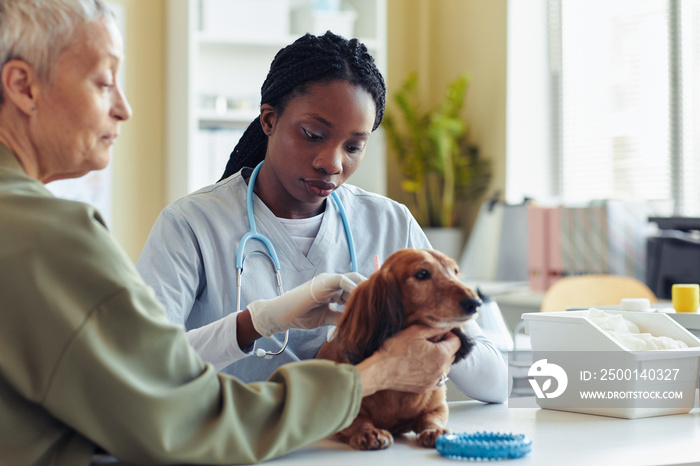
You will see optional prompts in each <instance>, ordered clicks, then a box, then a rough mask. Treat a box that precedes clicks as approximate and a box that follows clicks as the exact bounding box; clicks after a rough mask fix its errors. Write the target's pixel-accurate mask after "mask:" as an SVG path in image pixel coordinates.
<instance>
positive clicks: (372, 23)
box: [166, 0, 386, 203]
mask: <svg viewBox="0 0 700 466" xmlns="http://www.w3.org/2000/svg"><path fill="white" fill-rule="evenodd" d="M321 3H332V2H328V1H326V2H320V1H319V0H168V2H167V3H166V7H167V18H166V21H167V54H166V102H167V108H166V186H167V199H166V201H167V202H168V203H170V202H172V201H174V200H176V199H178V198H180V197H182V196H184V195H186V194H187V193H189V192H192V191H194V190H195V189H198V188H200V187H202V186H205V185H208V184H211V183H214V182H216V181H217V180H218V179H219V177H220V176H221V174H222V173H223V169H224V166H225V164H226V161H227V160H228V157H229V154H230V153H231V151H232V150H233V147H234V145H235V142H236V141H237V139H238V137H240V134H242V132H243V130H245V128H246V127H247V126H248V124H250V122H251V121H252V120H253V119H255V117H256V116H257V115H258V107H259V105H260V87H261V86H262V83H263V81H264V80H265V77H266V76H267V72H268V70H269V67H270V63H271V62H272V59H273V58H274V56H275V54H276V53H277V52H278V51H279V50H280V49H281V48H282V47H284V46H286V45H288V44H290V43H292V42H293V41H294V40H296V39H297V38H298V37H300V36H301V35H303V34H304V33H305V32H311V33H314V34H321V33H323V32H325V30H327V29H330V30H332V31H333V32H337V33H339V34H341V35H344V36H346V37H350V35H348V32H352V33H353V34H352V37H357V38H359V39H360V40H361V41H362V42H363V43H364V44H365V45H366V46H367V48H368V49H369V51H370V53H371V54H372V55H373V56H374V58H375V60H376V63H377V67H378V68H379V69H380V71H382V73H383V74H386V0H343V1H342V4H341V11H339V12H328V11H315V10H313V9H312V4H321ZM353 19H354V22H353V21H352V20H353ZM350 182H351V183H353V184H356V185H358V186H360V187H363V188H365V189H368V190H370V191H374V192H378V193H381V194H384V193H385V191H386V163H385V143H384V137H383V134H381V130H378V131H376V132H375V134H374V135H373V136H372V139H371V141H370V145H369V146H368V149H367V154H366V155H365V161H364V162H363V164H362V166H361V167H360V169H359V170H358V171H357V172H356V173H355V175H353V177H352V178H351V180H350Z"/></svg>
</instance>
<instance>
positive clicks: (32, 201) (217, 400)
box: [0, 145, 361, 466]
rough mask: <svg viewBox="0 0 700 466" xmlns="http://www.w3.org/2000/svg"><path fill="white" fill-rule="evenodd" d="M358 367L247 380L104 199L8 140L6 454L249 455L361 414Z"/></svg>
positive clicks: (2, 451) (1, 181) (2, 388)
mask: <svg viewBox="0 0 700 466" xmlns="http://www.w3.org/2000/svg"><path fill="white" fill-rule="evenodd" d="M360 402H361V386H360V378H359V373H358V372H357V370H356V369H355V368H354V367H352V366H349V365H337V364H334V363H330V362H328V361H305V362H301V363H295V364H289V365H287V366H283V367H281V368H280V369H279V370H277V371H276V372H275V373H274V374H273V375H272V377H271V378H270V380H269V381H268V382H261V383H255V384H251V385H245V384H243V383H241V382H240V381H238V380H236V379H233V378H230V377H227V376H223V375H220V374H217V373H216V372H215V371H214V369H213V368H212V366H209V365H205V364H204V363H203V362H202V360H201V359H200V358H199V356H198V355H197V354H196V353H195V351H194V350H193V349H192V348H191V347H190V346H189V345H188V343H187V340H186V338H185V333H184V329H183V328H182V327H181V326H178V325H174V324H172V323H170V322H169V321H168V319H167V318H166V315H165V312H164V310H163V309H162V308H161V306H160V305H159V304H157V303H156V300H155V299H154V296H153V293H152V291H151V289H150V288H149V287H148V286H147V285H145V284H144V282H143V281H142V280H141V278H140V277H139V275H138V272H137V271H136V269H135V268H134V267H133V264H132V262H131V261H130V259H129V258H128V256H127V255H126V254H125V253H124V252H123V251H122V249H121V248H120V247H119V246H118V245H117V243H116V242H115V241H114V239H113V238H112V236H111V235H110V233H109V232H108V231H107V229H106V228H105V226H104V224H103V222H102V220H101V218H100V215H99V214H98V213H97V212H96V211H95V209H94V208H92V207H90V206H87V205H85V204H82V203H78V202H73V201H67V200H62V199H57V198H55V197H54V196H52V195H51V193H50V192H49V191H48V190H46V188H45V187H44V186H43V184H42V183H40V182H38V181H36V180H33V179H31V178H29V177H28V176H27V175H26V174H25V173H24V171H23V170H22V168H21V166H20V164H19V162H18V160H17V158H16V157H15V156H14V155H13V154H12V153H11V152H9V151H8V150H7V148H5V147H4V146H2V145H0V464H2V465H70V466H75V465H80V464H88V463H89V462H90V458H91V456H92V453H93V452H94V451H95V449H96V448H97V447H98V446H99V447H102V448H104V449H105V450H106V451H108V452H110V453H111V454H113V455H114V456H116V457H118V458H120V459H121V460H122V461H126V462H130V463H137V464H140V463H148V464H159V463H200V464H201V463H203V464H221V463H223V464H226V463H251V462H258V461H263V460H266V459H269V458H273V457H275V456H279V455H282V454H285V453H287V452H289V451H290V450H292V449H295V448H298V447H300V446H302V445H305V444H308V443H310V442H313V441H316V440H318V439H321V438H324V437H326V436H328V435H330V434H332V433H334V432H336V431H338V430H340V429H341V428H344V427H346V426H348V425H349V424H350V422H352V420H353V419H354V418H355V416H356V415H357V413H358V411H359V408H360Z"/></svg>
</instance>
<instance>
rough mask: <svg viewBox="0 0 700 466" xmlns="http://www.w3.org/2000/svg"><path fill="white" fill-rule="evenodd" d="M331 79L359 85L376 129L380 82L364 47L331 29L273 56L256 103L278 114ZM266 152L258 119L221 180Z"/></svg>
mask: <svg viewBox="0 0 700 466" xmlns="http://www.w3.org/2000/svg"><path fill="white" fill-rule="evenodd" d="M335 80H342V81H347V82H349V83H351V84H354V85H357V86H360V87H362V88H363V89H364V90H366V91H367V92H368V93H369V94H370V95H371V96H372V98H373V99H374V103H375V106H376V108H377V113H376V116H375V119H374V126H373V127H372V131H374V130H375V129H377V127H378V126H379V124H380V123H381V122H382V117H383V116H384V102H385V99H386V85H385V84H384V78H383V77H382V75H381V73H380V72H379V70H378V69H377V67H376V65H375V64H374V58H372V56H371V55H370V54H369V53H368V52H367V47H365V45H364V44H362V43H361V42H360V41H358V40H357V39H351V40H347V39H345V38H343V37H341V36H338V35H335V34H333V33H332V32H330V31H328V32H326V33H325V34H324V35H322V36H314V35H311V34H306V35H305V36H303V37H300V38H299V39H297V40H296V41H294V43H292V44H290V45H288V46H287V47H285V48H283V49H282V50H280V51H279V52H277V55H275V58H274V60H272V64H271V65H270V71H269V72H268V74H267V78H266V79H265V82H264V83H263V85H262V88H261V90H260V94H261V100H260V105H262V104H269V105H271V106H272V107H274V108H275V110H276V111H277V113H278V114H279V115H281V114H282V112H283V111H284V109H285V107H286V106H287V104H288V103H289V101H290V100H291V99H292V98H293V97H296V96H298V95H303V94H304V93H306V92H308V89H309V85H310V84H313V83H318V82H329V81H335ZM266 151H267V135H266V134H265V133H264V132H263V130H262V126H261V125H260V117H259V116H258V118H256V119H255V120H253V122H252V123H251V124H250V125H249V126H248V128H247V129H246V130H245V133H243V136H241V139H240V140H239V141H238V144H236V147H235V148H234V149H233V152H231V156H230V157H229V160H228V163H227V164H226V170H224V175H223V176H222V177H221V179H222V180H223V179H224V178H228V177H229V176H231V175H233V174H234V173H237V172H238V171H239V170H240V169H241V168H243V167H246V166H247V167H254V166H256V165H257V164H258V163H260V162H261V161H262V160H263V159H264V158H265V153H266Z"/></svg>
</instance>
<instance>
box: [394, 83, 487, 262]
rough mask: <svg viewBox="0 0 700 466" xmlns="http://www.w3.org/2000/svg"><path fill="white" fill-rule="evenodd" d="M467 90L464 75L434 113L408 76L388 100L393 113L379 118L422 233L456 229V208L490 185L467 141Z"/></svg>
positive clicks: (476, 151) (482, 163)
mask: <svg viewBox="0 0 700 466" xmlns="http://www.w3.org/2000/svg"><path fill="white" fill-rule="evenodd" d="M468 87H469V76H468V75H466V74H463V75H460V76H459V77H458V78H457V79H455V80H454V81H453V82H451V83H449V85H448V86H447V90H446V92H445V95H444V97H443V99H442V101H441V102H440V103H439V104H438V105H437V106H436V108H435V109H425V108H424V107H423V106H422V105H421V103H420V102H419V99H418V95H417V94H418V92H417V91H418V76H417V75H416V74H415V73H412V74H410V75H409V76H408V78H407V79H406V81H405V82H404V83H403V85H402V86H401V88H400V89H399V90H398V91H397V92H396V93H395V94H394V96H393V98H394V102H395V103H396V108H397V112H396V113H394V112H393V111H390V110H387V112H386V116H385V118H384V128H385V130H386V134H387V140H388V142H389V144H390V146H391V147H392V149H393V150H394V152H395V153H396V156H397V159H398V164H399V167H400V169H401V173H402V181H401V188H402V190H403V191H405V192H406V193H407V194H408V199H407V200H406V204H407V206H408V207H409V209H410V210H411V212H412V213H413V215H414V216H415V217H416V220H417V221H418V223H419V224H420V225H421V227H423V228H424V229H428V228H454V227H458V226H459V225H458V223H459V222H458V219H459V215H458V212H460V207H461V206H462V205H463V204H464V203H467V202H475V201H478V200H479V199H480V198H481V197H482V196H483V195H484V193H485V192H486V189H487V188H488V185H489V183H490V181H491V162H490V160H488V159H485V158H483V157H481V156H480V153H479V148H478V147H477V146H476V145H474V144H472V143H471V142H470V140H469V132H468V130H467V125H466V124H465V122H464V121H463V119H462V117H461V112H462V109H463V107H464V101H465V97H466V94H467V89H468ZM399 117H400V120H402V121H399ZM458 231H460V232H461V230H458ZM460 240H461V236H460ZM433 246H435V247H436V248H437V249H440V248H439V247H438V246H439V245H436V244H435V243H434V242H433ZM459 247H460V248H461V242H460V244H459ZM445 252H446V251H445ZM457 253H459V251H457Z"/></svg>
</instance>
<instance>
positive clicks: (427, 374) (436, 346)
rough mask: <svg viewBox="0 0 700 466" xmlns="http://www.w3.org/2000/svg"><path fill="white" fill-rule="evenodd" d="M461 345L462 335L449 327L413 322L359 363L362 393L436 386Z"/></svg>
mask: <svg viewBox="0 0 700 466" xmlns="http://www.w3.org/2000/svg"><path fill="white" fill-rule="evenodd" d="M460 346H461V342H460V340H459V338H458V337H457V336H456V335H455V334H454V333H452V332H451V331H449V330H448V331H446V330H445V329H444V328H433V327H426V326H423V325H411V326H409V327H408V328H406V329H404V330H402V331H401V332H399V333H397V334H396V335H394V336H393V337H391V338H389V339H388V340H386V341H385V342H384V344H383V345H382V346H381V348H379V350H377V351H376V352H375V353H374V354H373V355H372V356H370V357H369V358H367V359H365V360H364V361H362V362H361V363H359V364H357V366H356V367H357V369H358V370H359V371H360V376H361V380H362V395H363V396H368V395H371V394H373V393H375V392H378V391H380V390H398V391H402V392H412V393H423V392H426V391H429V390H434V389H436V388H438V385H437V383H438V381H439V380H440V379H441V378H442V375H443V374H446V373H448V372H449V371H450V364H452V361H453V360H454V356H455V353H456V352H457V350H459V348H460Z"/></svg>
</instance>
